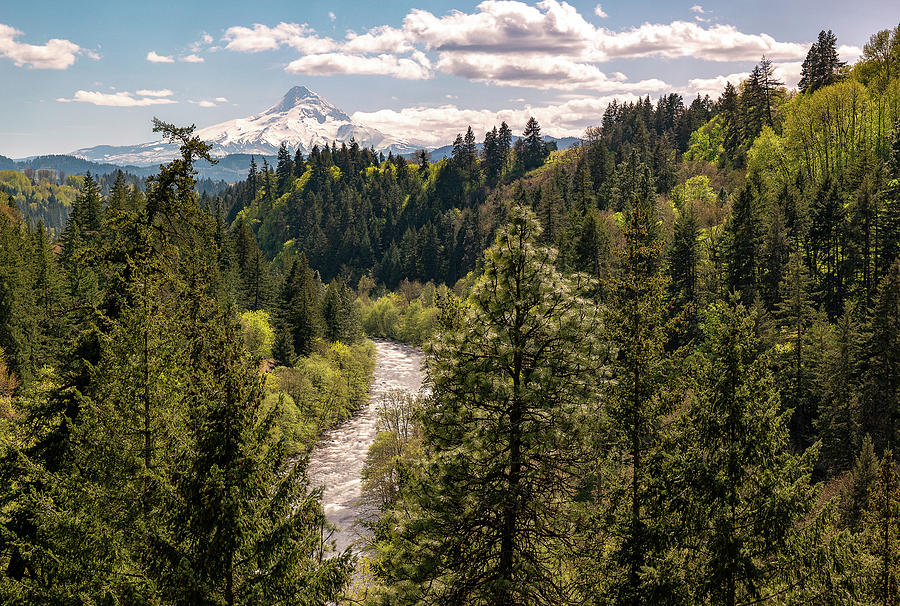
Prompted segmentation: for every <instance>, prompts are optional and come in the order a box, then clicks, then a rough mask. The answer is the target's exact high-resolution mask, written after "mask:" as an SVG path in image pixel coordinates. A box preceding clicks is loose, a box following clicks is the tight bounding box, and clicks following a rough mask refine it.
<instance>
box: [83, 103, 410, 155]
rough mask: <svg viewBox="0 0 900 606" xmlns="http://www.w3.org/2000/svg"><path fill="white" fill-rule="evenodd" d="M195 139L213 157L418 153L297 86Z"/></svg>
mask: <svg viewBox="0 0 900 606" xmlns="http://www.w3.org/2000/svg"><path fill="white" fill-rule="evenodd" d="M197 135H198V136H199V137H200V138H201V139H203V140H204V141H208V142H210V143H212V145H213V149H212V154H213V155H214V156H225V155H228V154H260V155H267V156H271V155H274V154H276V153H277V152H278V148H279V146H280V145H281V143H282V142H284V143H285V144H286V145H287V146H288V148H290V149H291V150H294V149H296V148H298V147H299V148H300V149H301V150H302V151H303V153H305V154H306V153H309V151H310V150H311V149H312V148H313V146H314V145H318V146H320V147H322V146H324V145H331V143H332V142H337V143H338V144H341V143H349V142H350V139H355V140H356V141H357V143H359V145H360V146H362V147H374V148H375V149H376V150H377V151H384V152H388V151H392V152H394V153H400V154H403V153H409V152H412V151H414V149H415V148H414V146H412V145H410V144H409V143H407V142H406V141H403V140H401V139H396V138H393V137H390V136H388V135H385V134H384V133H381V132H380V131H378V130H375V129H374V128H367V127H365V126H361V125H358V124H354V123H353V122H352V121H351V120H350V117H349V116H348V115H347V114H345V113H344V112H343V111H341V110H340V109H339V108H337V107H335V106H334V105H332V104H331V103H329V102H328V101H327V100H325V99H324V98H323V97H322V96H321V95H319V94H317V93H314V92H313V91H311V90H309V89H308V88H306V87H305V86H295V87H294V88H292V89H291V90H289V91H288V92H287V93H286V94H285V95H284V97H282V98H281V100H280V101H279V102H278V103H276V104H275V105H273V106H272V107H270V108H269V109H267V110H266V111H264V112H262V113H260V114H256V115H253V116H249V117H247V118H237V119H235V120H229V121H228V122H222V123H221V124H215V125H213V126H208V127H206V128H202V129H200V130H198V131H197ZM177 152H178V148H177V146H175V145H172V144H168V143H165V142H163V141H155V142H150V143H142V144H140V145H131V146H110V145H100V146H97V147H90V148H84V149H79V150H76V151H74V152H72V154H71V155H73V156H78V157H81V158H85V159H87V160H92V161H95V162H108V163H111V164H134V165H138V166H146V165H151V164H158V163H160V162H167V161H169V160H171V159H172V158H174V157H175V155H176V154H177Z"/></svg>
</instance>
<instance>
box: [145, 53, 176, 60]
mask: <svg viewBox="0 0 900 606" xmlns="http://www.w3.org/2000/svg"><path fill="white" fill-rule="evenodd" d="M147 61H149V62H150V63H175V59H173V58H172V57H167V56H165V55H159V54H157V53H156V51H150V52H149V53H147Z"/></svg>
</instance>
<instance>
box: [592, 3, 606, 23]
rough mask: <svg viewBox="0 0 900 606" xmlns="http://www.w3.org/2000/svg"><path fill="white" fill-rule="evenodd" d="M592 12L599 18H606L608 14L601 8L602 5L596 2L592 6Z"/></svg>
mask: <svg viewBox="0 0 900 606" xmlns="http://www.w3.org/2000/svg"><path fill="white" fill-rule="evenodd" d="M594 14H595V15H597V16H598V17H600V18H601V19H606V18H607V17H609V15H607V14H606V11H605V10H603V5H602V4H598V5H597V6H595V7H594Z"/></svg>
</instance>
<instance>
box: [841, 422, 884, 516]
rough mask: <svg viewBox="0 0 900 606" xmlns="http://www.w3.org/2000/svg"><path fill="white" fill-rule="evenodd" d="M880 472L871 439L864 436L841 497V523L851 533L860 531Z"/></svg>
mask: <svg viewBox="0 0 900 606" xmlns="http://www.w3.org/2000/svg"><path fill="white" fill-rule="evenodd" d="M880 472H881V466H880V465H879V463H878V457H876V456H875V448H874V447H873V446H872V438H870V437H869V436H866V437H865V438H864V439H863V443H862V449H861V450H860V452H859V455H857V457H856V461H855V463H854V465H853V469H852V471H851V472H850V477H849V478H848V481H847V483H846V485H845V489H844V494H843V495H841V523H842V524H843V525H844V526H846V527H848V528H850V529H851V530H853V531H857V530H859V529H860V527H861V525H862V522H863V517H864V516H865V515H866V514H867V513H868V511H869V509H870V495H871V493H872V488H874V487H875V483H876V482H877V481H878V476H879V474H880Z"/></svg>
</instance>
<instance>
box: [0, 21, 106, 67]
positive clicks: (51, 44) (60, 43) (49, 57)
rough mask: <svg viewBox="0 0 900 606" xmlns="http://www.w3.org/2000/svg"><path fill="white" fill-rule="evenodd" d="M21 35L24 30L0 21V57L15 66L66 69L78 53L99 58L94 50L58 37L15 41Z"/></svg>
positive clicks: (73, 61)
mask: <svg viewBox="0 0 900 606" xmlns="http://www.w3.org/2000/svg"><path fill="white" fill-rule="evenodd" d="M22 35H24V32H21V31H19V30H17V29H15V28H14V27H11V26H9V25H4V24H3V23H0V57H6V58H7V59H11V60H12V62H13V63H14V64H15V65H16V67H24V66H28V67H31V68H34V69H67V68H69V67H71V66H72V65H73V64H74V63H75V56H76V55H78V54H85V55H87V56H88V57H90V58H91V59H99V58H100V55H98V54H97V53H95V52H94V51H90V50H87V49H83V48H81V47H80V46H78V45H77V44H75V43H74V42H71V41H69V40H61V39H59V38H51V39H50V40H48V41H47V42H46V43H44V44H25V43H24V42H17V41H16V38H18V37H19V36H22Z"/></svg>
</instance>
